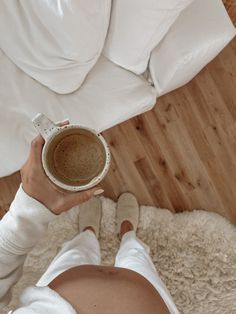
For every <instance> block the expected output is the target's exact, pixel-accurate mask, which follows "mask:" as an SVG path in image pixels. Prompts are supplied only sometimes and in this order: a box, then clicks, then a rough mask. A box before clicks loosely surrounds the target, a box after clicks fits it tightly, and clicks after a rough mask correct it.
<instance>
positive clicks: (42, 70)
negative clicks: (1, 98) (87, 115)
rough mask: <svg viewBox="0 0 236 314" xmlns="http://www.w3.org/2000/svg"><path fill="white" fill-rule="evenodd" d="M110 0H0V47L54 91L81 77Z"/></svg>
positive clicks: (95, 49)
mask: <svg viewBox="0 0 236 314" xmlns="http://www.w3.org/2000/svg"><path fill="white" fill-rule="evenodd" d="M110 6H111V0H52V1H48V0H39V1H38V0H26V1H25V0H1V1H0V47H1V49H2V50H3V51H4V52H5V53H6V54H7V55H8V56H9V58H10V59H11V60H12V61H13V62H14V63H15V64H16V65H17V66H19V67H20V68H21V69H22V70H23V71H25V72H26V73H27V74H29V75H30V76H32V77H33V78H34V79H36V80H38V81H39V82H40V83H42V84H43V85H46V86H47V87H49V88H50V89H52V90H53V91H55V92H57V93H70V92H73V91H74V90H76V89H77V88H78V87H80V85H81V84H82V82H83V81H84V79H85V77H86V75H87V73H88V72H89V71H90V69H91V68H92V67H93V66H94V64H95V63H96V61H97V59H98V58H99V56H100V53H101V50H102V48H103V45H104V40H105V37H106V33H107V29H108V24H109V19H110Z"/></svg>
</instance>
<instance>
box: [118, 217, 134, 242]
mask: <svg viewBox="0 0 236 314" xmlns="http://www.w3.org/2000/svg"><path fill="white" fill-rule="evenodd" d="M132 230H134V226H133V225H132V223H131V222H130V221H128V220H125V221H123V222H122V224H121V226H120V233H119V235H120V238H122V237H123V235H124V234H126V233H127V232H129V231H132Z"/></svg>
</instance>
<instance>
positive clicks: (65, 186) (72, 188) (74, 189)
mask: <svg viewBox="0 0 236 314" xmlns="http://www.w3.org/2000/svg"><path fill="white" fill-rule="evenodd" d="M68 129H82V130H86V131H89V132H90V133H92V134H94V135H95V136H96V137H97V138H98V139H99V141H100V142H101V143H102V145H103V147H104V149H105V154H106V160H105V165H104V167H103V169H102V171H101V172H100V173H99V174H98V175H97V176H96V177H94V178H92V179H91V181H89V183H87V184H85V185H80V186H78V185H68V184H65V183H63V182H61V181H59V180H58V179H57V178H56V177H55V176H54V175H53V174H52V173H51V172H50V171H49V169H48V166H47V163H46V154H47V152H48V147H49V145H50V143H51V142H52V140H53V139H54V138H55V137H56V136H57V135H59V134H60V133H63V132H64V131H65V130H68ZM110 163H111V153H110V149H109V146H108V144H107V142H106V140H105V139H104V137H103V136H102V135H101V134H100V133H98V132H96V130H94V129H92V128H89V127H85V126H81V125H77V124H68V125H65V126H62V127H60V126H58V127H57V128H56V131H55V132H53V133H52V134H51V136H50V137H49V138H48V139H47V140H46V141H45V144H44V147H43V151H42V164H43V169H44V171H45V173H46V175H47V177H48V178H49V180H51V181H52V182H53V183H54V184H55V185H56V186H58V187H60V188H62V189H63V190H67V191H72V192H78V191H85V190H88V189H91V188H92V187H94V186H96V185H97V184H98V183H99V182H101V181H102V179H103V178H104V177H105V176H106V174H107V172H108V170H109V168H110Z"/></svg>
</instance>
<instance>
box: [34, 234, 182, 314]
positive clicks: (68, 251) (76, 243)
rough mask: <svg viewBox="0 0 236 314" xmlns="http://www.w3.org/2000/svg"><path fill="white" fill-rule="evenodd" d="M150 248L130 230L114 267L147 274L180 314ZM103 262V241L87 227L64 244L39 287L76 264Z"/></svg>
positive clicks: (171, 311)
mask: <svg viewBox="0 0 236 314" xmlns="http://www.w3.org/2000/svg"><path fill="white" fill-rule="evenodd" d="M149 251H150V249H149V247H148V246H147V245H146V244H144V243H143V242H142V241H141V240H139V239H137V237H136V235H135V232H134V231H130V232H127V233H126V234H125V235H124V236H123V238H122V241H121V245H120V249H119V251H118V253H117V256H116V260H115V265H114V266H116V267H122V268H126V269H130V270H132V271H135V272H137V273H139V274H140V275H142V276H143V277H145V278H146V279H147V280H148V281H149V282H150V283H151V284H152V285H153V286H154V287H155V288H156V290H157V291H158V292H159V294H160V295H161V297H162V298H163V300H164V302H165V304H166V306H167V307H168V309H169V311H170V313H171V314H176V313H178V314H179V311H178V310H177V308H176V306H175V304H174V302H173V300H172V298H171V296H170V294H169V292H168V290H167V288H166V286H165V285H164V283H163V282H162V280H161V279H160V277H159V275H158V273H157V271H156V268H155V266H154V264H153V262H152V260H151V258H150V256H149ZM100 263H101V253H100V246H99V242H98V240H97V238H96V236H95V235H94V233H93V232H92V231H90V230H87V231H85V232H82V233H81V234H79V235H77V236H76V237H75V238H74V239H72V240H71V241H69V242H66V243H64V245H63V246H62V249H61V251H60V252H59V253H58V254H57V256H56V257H55V258H54V259H53V261H52V263H51V264H50V266H49V267H48V269H47V271H46V272H45V273H44V275H43V276H42V277H41V278H40V280H39V281H38V283H37V286H38V287H45V286H47V285H48V284H49V283H50V282H51V281H52V280H53V279H55V278H56V277H57V276H58V275H60V274H61V273H63V272H64V271H65V270H68V269H70V268H72V267H75V266H79V265H99V264H100Z"/></svg>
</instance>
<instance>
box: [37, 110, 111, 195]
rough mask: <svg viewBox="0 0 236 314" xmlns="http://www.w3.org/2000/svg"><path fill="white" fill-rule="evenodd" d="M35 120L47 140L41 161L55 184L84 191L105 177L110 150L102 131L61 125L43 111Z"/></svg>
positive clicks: (72, 189)
mask: <svg viewBox="0 0 236 314" xmlns="http://www.w3.org/2000/svg"><path fill="white" fill-rule="evenodd" d="M33 123H34V126H35V127H36V129H37V130H38V131H39V132H40V133H41V135H42V136H43V137H44V139H45V145H44V148H43V152H42V162H43V167H44V170H45V172H46V174H47V176H48V177H49V179H50V180H51V181H52V182H53V183H55V184H56V185H58V186H59V187H61V188H63V189H65V190H70V191H81V190H85V189H89V188H91V187H93V186H95V185H96V184H98V183H99V182H100V181H101V180H102V179H103V178H104V176H105V175H106V173H107V171H108V169H109V165H110V152H109V148H108V145H107V143H106V141H105V139H104V138H103V137H102V136H101V134H97V132H96V131H94V130H92V129H90V128H86V127H81V126H78V125H66V126H63V127H59V126H57V125H55V124H54V123H53V122H52V121H51V120H49V119H48V118H47V117H46V116H44V115H43V114H38V115H37V116H36V117H35V118H34V119H33Z"/></svg>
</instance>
